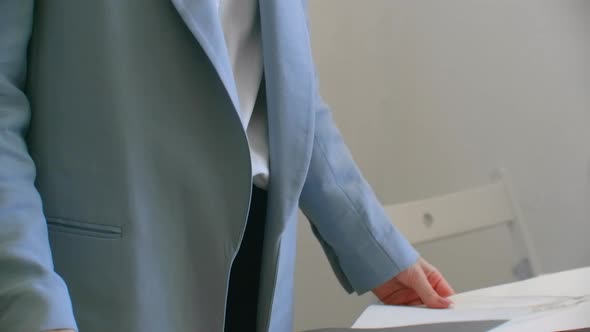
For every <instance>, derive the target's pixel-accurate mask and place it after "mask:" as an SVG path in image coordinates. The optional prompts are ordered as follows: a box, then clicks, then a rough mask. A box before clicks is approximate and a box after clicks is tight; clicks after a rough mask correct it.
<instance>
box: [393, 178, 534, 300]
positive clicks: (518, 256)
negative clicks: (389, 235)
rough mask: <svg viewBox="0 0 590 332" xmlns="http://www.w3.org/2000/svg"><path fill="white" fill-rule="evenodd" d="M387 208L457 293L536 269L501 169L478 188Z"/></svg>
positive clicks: (527, 274) (522, 276) (531, 273)
mask: <svg viewBox="0 0 590 332" xmlns="http://www.w3.org/2000/svg"><path fill="white" fill-rule="evenodd" d="M385 209H386V211H387V213H388V215H389V216H390V217H391V219H392V221H393V223H394V224H395V225H396V227H398V229H399V230H400V231H401V232H402V233H403V234H404V235H405V236H406V237H407V238H408V240H409V241H410V242H411V243H412V244H413V245H414V246H415V247H416V248H417V249H418V251H419V252H420V253H421V255H422V256H423V257H424V258H426V259H427V260H428V261H429V262H431V263H432V264H433V265H435V266H437V267H438V268H439V269H440V270H441V272H443V274H444V275H445V277H446V278H447V279H448V280H449V282H450V283H451V284H452V285H453V286H454V288H455V290H456V291H466V290H470V289H476V288H482V287H486V286H492V285H496V284H500V283H506V282H511V281H516V280H521V279H525V278H529V277H532V276H535V275H538V274H539V272H540V269H539V263H538V260H537V256H536V255H535V251H534V249H533V246H532V243H531V240H530V237H529V233H528V231H527V228H526V226H525V224H524V222H523V219H522V216H521V213H520V210H519V208H518V205H517V204H516V202H515V200H514V196H513V194H512V188H511V186H510V184H509V183H508V181H507V179H506V176H505V175H504V172H501V173H500V174H499V175H498V176H496V179H495V181H494V182H493V183H491V184H488V185H485V186H482V187H479V188H475V189H470V190H465V191H461V192H456V193H451V194H447V195H443V196H439V197H435V198H429V199H425V200H420V201H414V202H408V203H403V204H397V205H390V206H386V207H385Z"/></svg>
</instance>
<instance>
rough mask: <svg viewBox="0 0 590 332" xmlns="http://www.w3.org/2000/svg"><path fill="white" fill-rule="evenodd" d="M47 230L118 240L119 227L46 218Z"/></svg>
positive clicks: (120, 232)
mask: <svg viewBox="0 0 590 332" xmlns="http://www.w3.org/2000/svg"><path fill="white" fill-rule="evenodd" d="M46 219H47V228H48V229H49V231H51V232H60V233H69V234H75V235H81V236H90V237H95V238H103V239H116V238H120V237H121V234H122V230H121V227H117V226H110V225H101V224H93V223H87V222H81V221H75V220H69V219H63V218H55V217H47V218H46Z"/></svg>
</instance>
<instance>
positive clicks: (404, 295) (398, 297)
mask: <svg viewBox="0 0 590 332" xmlns="http://www.w3.org/2000/svg"><path fill="white" fill-rule="evenodd" d="M379 299H380V300H381V302H383V303H384V304H388V305H406V304H408V303H410V302H412V301H417V300H420V297H419V296H418V294H416V291H415V290H413V289H410V288H405V289H400V290H398V291H395V292H392V293H390V294H388V295H387V296H384V297H382V298H379Z"/></svg>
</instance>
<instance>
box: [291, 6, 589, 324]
mask: <svg viewBox="0 0 590 332" xmlns="http://www.w3.org/2000/svg"><path fill="white" fill-rule="evenodd" d="M310 14H311V24H312V39H313V46H314V54H315V57H316V62H317V65H318V68H319V73H320V78H321V88H322V92H323V95H324V98H325V99H326V100H327V101H328V103H329V104H330V105H331V106H332V108H333V110H334V114H335V117H336V120H337V122H338V124H339V127H340V128H341V130H342V132H343V135H344V136H345V139H346V141H347V143H348V145H349V147H350V148H351V150H352V152H353V155H354V156H355V158H356V160H357V161H358V163H359V165H360V167H361V168H362V170H363V171H364V174H365V176H366V178H367V179H368V180H369V182H370V183H371V184H372V185H373V186H374V189H375V191H376V192H377V194H378V196H379V197H380V199H381V200H382V201H383V202H384V203H386V204H391V203H396V202H403V201H408V200H413V199H418V198H424V197H428V196H432V195H437V194H442V193H446V192H450V191H454V190H459V189H463V188H468V187H471V186H477V185H480V184H484V183H487V182H488V181H489V178H490V172H491V170H493V169H495V168H497V167H505V168H506V169H508V170H509V172H510V174H511V177H512V181H513V185H514V189H515V191H516V195H517V196H518V198H519V203H520V206H521V208H522V210H523V214H524V217H525V219H526V221H527V223H528V225H529V228H530V231H531V235H532V238H533V241H534V244H535V246H536V248H537V252H538V254H539V256H540V260H541V264H542V269H543V271H545V272H551V271H557V270H562V269H567V268H573V267H576V266H585V265H586V266H587V265H590V245H589V244H588V243H589V242H588V234H590V130H589V129H590V128H589V127H590V1H585V0H577V1H576V0H562V1H549V0H521V1H511V0H480V1H471V0H446V1H439V0H423V1H412V0H364V1H361V0H310ZM314 241H315V240H313V239H312V235H311V234H310V232H309V230H308V227H307V226H306V225H305V223H300V240H299V244H300V248H299V256H298V270H297V285H296V287H297V292H298V294H297V298H296V299H297V303H296V328H297V329H303V328H311V327H319V326H328V325H347V324H350V323H351V322H352V321H353V320H354V316H356V315H357V314H358V312H359V311H360V310H361V308H362V307H364V305H365V303H366V302H367V301H368V300H367V299H366V298H362V299H358V298H357V297H355V296H350V297H349V296H346V295H344V292H343V291H341V290H340V288H339V286H337V285H336V281H335V279H334V278H333V277H332V275H331V272H329V270H328V267H327V263H326V262H325V258H324V257H323V256H322V254H321V253H320V250H319V247H318V246H317V245H316V244H315V242H314ZM324 310H325V312H324Z"/></svg>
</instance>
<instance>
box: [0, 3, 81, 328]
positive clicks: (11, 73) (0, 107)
mask: <svg viewBox="0 0 590 332" xmlns="http://www.w3.org/2000/svg"><path fill="white" fill-rule="evenodd" d="M33 7H34V1H33V0H1V1H0V331H8V332H10V331H35V332H36V331H44V330H52V329H58V328H70V329H75V328H76V323H75V321H74V316H73V313H72V307H71V301H70V298H69V295H68V291H67V288H66V285H65V283H64V281H63V280H62V279H61V278H60V277H59V276H58V275H57V274H56V273H55V272H54V269H53V263H52V258H51V253H50V249H49V241H48V235H47V225H46V221H45V218H44V215H43V212H42V205H41V199H40V196H39V193H38V192H37V190H36V189H35V186H34V180H35V166H34V164H33V161H32V159H31V157H30V156H29V154H28V152H27V146H26V144H25V140H24V135H25V131H26V129H27V126H28V124H29V119H30V109H29V102H28V99H27V97H26V95H25V93H24V92H23V89H24V86H25V83H26V64H27V60H26V59H27V47H28V43H29V39H30V37H31V30H32V23H33Z"/></svg>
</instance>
